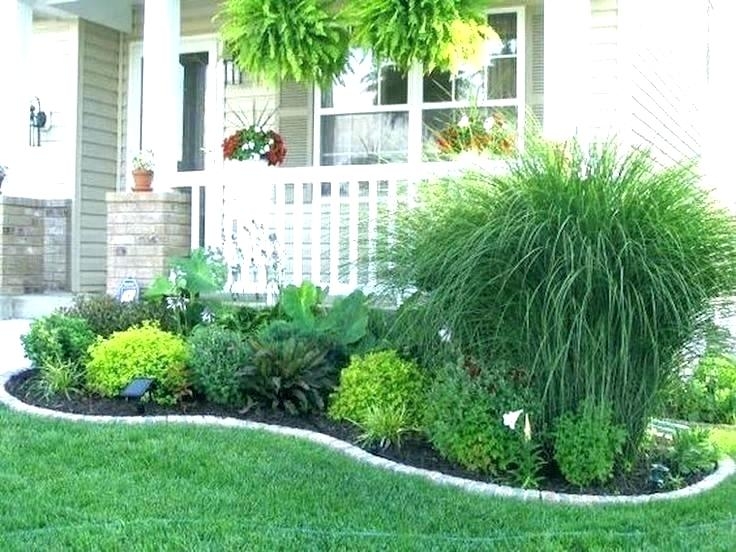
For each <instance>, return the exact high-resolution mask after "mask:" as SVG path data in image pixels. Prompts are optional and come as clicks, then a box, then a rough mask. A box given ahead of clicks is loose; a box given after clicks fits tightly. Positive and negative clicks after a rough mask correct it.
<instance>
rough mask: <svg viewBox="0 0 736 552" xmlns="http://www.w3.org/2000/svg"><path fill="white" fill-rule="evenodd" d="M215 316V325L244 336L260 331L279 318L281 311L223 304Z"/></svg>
mask: <svg viewBox="0 0 736 552" xmlns="http://www.w3.org/2000/svg"><path fill="white" fill-rule="evenodd" d="M214 314H215V319H214V323H215V324H217V325H218V326H220V327H222V328H225V329H228V330H233V331H236V332H240V333H241V334H243V335H248V334H251V333H253V332H255V331H258V330H259V329H261V328H262V327H263V326H265V325H266V324H268V323H269V322H273V321H274V320H277V319H278V317H279V311H278V309H275V308H268V307H265V308H260V307H259V308H254V307H249V306H246V305H235V304H232V305H229V304H221V305H219V306H218V308H217V309H216V311H215V313H214Z"/></svg>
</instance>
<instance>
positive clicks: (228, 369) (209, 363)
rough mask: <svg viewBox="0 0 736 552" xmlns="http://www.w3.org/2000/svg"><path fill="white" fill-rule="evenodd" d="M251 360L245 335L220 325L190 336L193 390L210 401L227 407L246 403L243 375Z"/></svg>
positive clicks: (197, 331)
mask: <svg viewBox="0 0 736 552" xmlns="http://www.w3.org/2000/svg"><path fill="white" fill-rule="evenodd" d="M249 358H250V348H249V347H248V344H247V343H246V342H245V339H244V337H243V335H242V334H240V333H239V332H236V331H233V330H227V329H225V328H220V327H218V326H214V325H212V326H200V327H198V328H195V329H194V331H193V332H192V334H191V335H190V336H189V367H190V368H191V373H192V387H193V388H194V389H195V390H196V391H198V392H200V393H202V394H203V395H204V396H205V398H206V399H207V400H208V401H211V402H213V403H216V404H222V405H226V406H236V405H240V404H242V403H243V390H242V383H241V374H240V371H241V370H242V368H243V366H245V365H246V364H247V363H248V360H249Z"/></svg>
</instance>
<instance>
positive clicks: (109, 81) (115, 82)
mask: <svg viewBox="0 0 736 552" xmlns="http://www.w3.org/2000/svg"><path fill="white" fill-rule="evenodd" d="M120 48H121V40H120V33H118V32H117V31H114V30H112V29H109V28H106V27H103V26H101V25H97V24H94V23H89V22H87V21H80V23H79V82H78V110H77V125H78V129H79V132H78V137H77V165H78V168H77V178H78V179H79V180H78V182H77V186H76V193H75V201H74V214H73V223H72V224H73V229H74V231H73V233H72V241H73V243H72V251H73V255H72V259H73V261H72V262H73V266H72V290H73V291H75V292H104V291H105V288H106V264H107V262H106V258H107V243H106V242H107V239H106V237H107V215H106V204H105V194H106V193H107V192H109V191H114V190H115V189H116V186H117V181H118V172H119V161H118V159H119V157H118V152H119V147H118V146H119V142H118V140H119V112H120V107H119V99H120V98H119V94H118V92H117V91H118V90H120V59H121V55H120Z"/></svg>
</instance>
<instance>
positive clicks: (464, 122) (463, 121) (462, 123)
mask: <svg viewBox="0 0 736 552" xmlns="http://www.w3.org/2000/svg"><path fill="white" fill-rule="evenodd" d="M457 126H459V127H460V128H468V127H469V126H470V118H469V117H468V116H467V115H463V116H462V117H460V120H459V121H458V123H457Z"/></svg>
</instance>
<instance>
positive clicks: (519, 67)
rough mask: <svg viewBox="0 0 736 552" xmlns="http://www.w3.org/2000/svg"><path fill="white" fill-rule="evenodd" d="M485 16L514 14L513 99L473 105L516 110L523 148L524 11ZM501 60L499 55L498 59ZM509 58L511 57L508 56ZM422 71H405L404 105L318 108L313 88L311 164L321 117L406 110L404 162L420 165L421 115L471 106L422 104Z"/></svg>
mask: <svg viewBox="0 0 736 552" xmlns="http://www.w3.org/2000/svg"><path fill="white" fill-rule="evenodd" d="M486 13H487V15H495V14H504V13H515V14H516V24H517V28H516V34H517V36H516V41H517V47H516V56H515V57H516V98H513V99H511V98H506V99H500V100H489V99H486V98H483V99H482V100H479V101H477V102H476V104H475V105H477V106H478V107H480V108H494V107H499V108H500V107H515V108H516V110H517V115H518V119H517V132H518V143H519V145H520V146H521V147H523V137H524V129H525V119H526V51H527V37H526V9H525V7H524V6H515V7H508V8H494V9H489V10H487V11H486ZM499 57H503V56H499ZM508 57H512V56H508ZM423 77H424V75H423V72H422V67H421V65H420V64H415V65H414V66H412V67H411V68H410V69H409V72H408V74H407V103H406V104H392V105H373V106H365V107H361V108H359V109H349V108H344V107H340V108H337V107H322V90H321V88H320V87H319V86H315V87H314V109H313V117H314V118H313V121H312V123H313V124H312V128H313V136H312V138H313V141H312V144H313V146H314V147H313V148H312V163H313V165H315V166H320V165H321V161H322V151H321V149H322V136H321V132H320V131H321V122H322V116H323V115H358V114H368V115H370V114H375V113H386V112H394V111H407V112H408V114H409V123H408V134H409V135H408V139H407V148H408V151H407V162H408V163H410V164H416V163H421V162H422V153H423V143H422V142H423V140H422V135H423V118H422V114H423V112H424V111H425V110H427V109H437V110H441V109H462V108H468V107H470V106H471V105H473V102H471V101H468V100H460V101H447V102H426V103H425V102H424V101H423V97H422V96H423Z"/></svg>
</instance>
